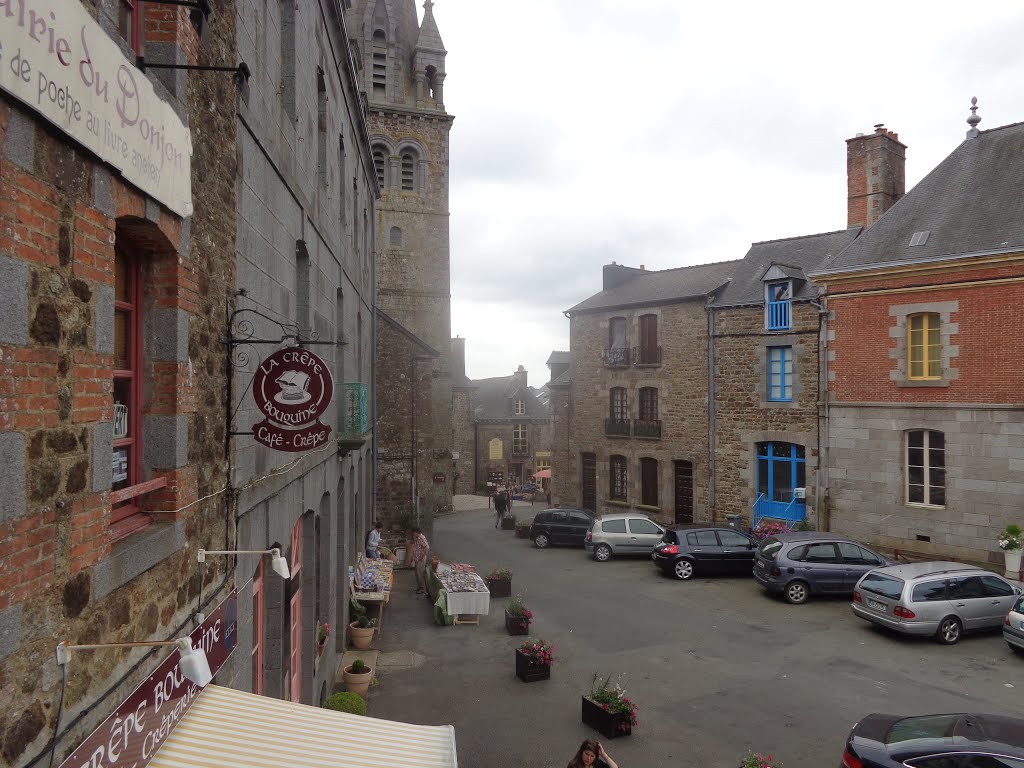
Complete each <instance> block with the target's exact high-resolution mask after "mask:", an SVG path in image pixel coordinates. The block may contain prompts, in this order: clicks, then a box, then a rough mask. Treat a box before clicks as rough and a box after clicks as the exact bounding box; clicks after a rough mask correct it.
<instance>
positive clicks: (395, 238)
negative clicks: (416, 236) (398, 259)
mask: <svg viewBox="0 0 1024 768" xmlns="http://www.w3.org/2000/svg"><path fill="white" fill-rule="evenodd" d="M388 243H389V244H390V245H392V246H393V247H395V248H401V247H402V230H401V228H400V227H392V228H391V233H390V236H389V238H388Z"/></svg>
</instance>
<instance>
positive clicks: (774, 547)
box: [757, 536, 782, 560]
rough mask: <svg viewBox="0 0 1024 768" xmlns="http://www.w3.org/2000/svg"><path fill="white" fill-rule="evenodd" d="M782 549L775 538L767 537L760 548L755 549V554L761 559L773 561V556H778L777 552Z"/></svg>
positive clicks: (779, 542) (780, 543)
mask: <svg viewBox="0 0 1024 768" xmlns="http://www.w3.org/2000/svg"><path fill="white" fill-rule="evenodd" d="M780 549H782V542H781V541H779V540H778V539H776V538H773V537H771V536H769V537H768V538H767V539H765V540H764V541H762V542H761V546H760V547H758V548H757V553H758V554H759V555H761V557H766V558H768V559H769V560H774V559H775V556H776V555H777V554H779V550H780Z"/></svg>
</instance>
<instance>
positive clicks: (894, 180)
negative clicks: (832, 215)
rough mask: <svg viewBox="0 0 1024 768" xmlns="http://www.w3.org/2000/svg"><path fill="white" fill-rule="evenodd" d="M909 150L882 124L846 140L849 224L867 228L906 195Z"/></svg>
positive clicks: (896, 135)
mask: <svg viewBox="0 0 1024 768" xmlns="http://www.w3.org/2000/svg"><path fill="white" fill-rule="evenodd" d="M906 158H907V147H906V145H905V144H902V143H901V142H900V137H899V135H898V134H896V133H894V132H893V131H890V130H888V129H887V128H886V127H885V126H884V125H882V124H881V123H879V124H878V125H876V126H875V132H874V133H869V134H868V135H866V136H865V135H864V134H862V133H858V134H857V135H856V136H855V137H853V138H852V139H847V140H846V225H847V226H848V227H853V226H856V225H858V224H859V225H861V226H862V227H864V229H867V228H868V227H870V226H871V225H872V224H874V223H875V222H876V221H878V219H879V218H880V217H881V216H882V214H883V213H885V212H886V211H887V210H889V209H890V208H892V206H893V205H894V204H895V203H896V201H897V200H899V199H900V198H901V197H903V195H904V193H905V192H906V179H905V176H904V167H905V165H906Z"/></svg>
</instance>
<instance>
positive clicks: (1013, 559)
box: [1003, 549, 1024, 579]
mask: <svg viewBox="0 0 1024 768" xmlns="http://www.w3.org/2000/svg"><path fill="white" fill-rule="evenodd" d="M1022 552H1024V550H1020V549H1004V550H1003V558H1004V559H1005V561H1006V577H1007V578H1008V579H1018V578H1020V556H1021V553H1022Z"/></svg>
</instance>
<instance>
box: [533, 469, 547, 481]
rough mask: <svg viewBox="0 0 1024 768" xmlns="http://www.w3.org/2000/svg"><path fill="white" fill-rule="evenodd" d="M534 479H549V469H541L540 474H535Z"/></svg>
mask: <svg viewBox="0 0 1024 768" xmlns="http://www.w3.org/2000/svg"><path fill="white" fill-rule="evenodd" d="M534 477H539V478H540V479H542V480H543V479H544V478H550V477H551V470H550V469H542V470H541V471H540V472H538V473H537V474H535V475H534Z"/></svg>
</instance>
